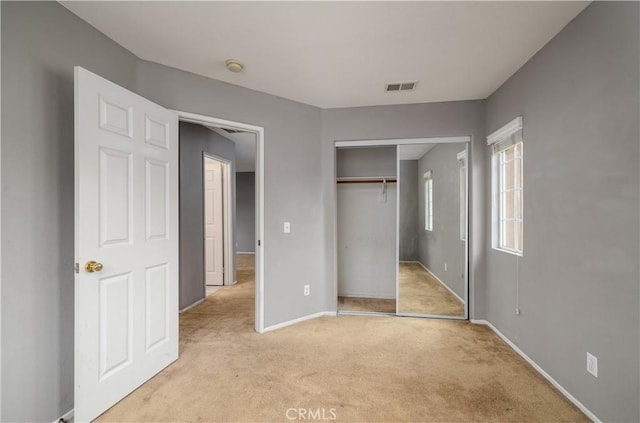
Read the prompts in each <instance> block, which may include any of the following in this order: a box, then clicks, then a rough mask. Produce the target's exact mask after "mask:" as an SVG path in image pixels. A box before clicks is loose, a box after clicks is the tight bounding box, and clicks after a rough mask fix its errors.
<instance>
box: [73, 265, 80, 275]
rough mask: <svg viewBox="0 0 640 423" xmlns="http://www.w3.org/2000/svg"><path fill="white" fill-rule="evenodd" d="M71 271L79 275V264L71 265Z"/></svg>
mask: <svg viewBox="0 0 640 423" xmlns="http://www.w3.org/2000/svg"><path fill="white" fill-rule="evenodd" d="M73 270H74V271H75V272H76V273H80V263H75V264H74V265H73Z"/></svg>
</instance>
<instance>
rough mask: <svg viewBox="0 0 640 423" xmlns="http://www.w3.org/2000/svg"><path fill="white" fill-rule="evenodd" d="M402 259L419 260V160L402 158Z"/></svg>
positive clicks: (400, 250) (400, 256)
mask: <svg viewBox="0 0 640 423" xmlns="http://www.w3.org/2000/svg"><path fill="white" fill-rule="evenodd" d="M398 201H400V218H399V225H400V232H399V233H398V236H399V238H400V239H399V240H398V245H399V247H398V249H399V254H398V255H399V258H400V261H417V260H418V233H419V232H418V231H419V230H420V227H419V226H418V161H417V160H400V195H399V197H398Z"/></svg>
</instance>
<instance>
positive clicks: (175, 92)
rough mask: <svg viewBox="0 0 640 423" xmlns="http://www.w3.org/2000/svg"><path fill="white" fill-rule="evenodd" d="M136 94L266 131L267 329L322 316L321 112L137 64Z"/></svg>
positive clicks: (267, 96) (257, 93) (324, 278)
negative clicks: (306, 293) (285, 224)
mask: <svg viewBox="0 0 640 423" xmlns="http://www.w3.org/2000/svg"><path fill="white" fill-rule="evenodd" d="M137 91H138V92H139V93H140V94H141V95H142V96H144V97H146V98H148V99H150V100H151V101H154V102H156V103H159V104H161V105H163V106H165V107H168V108H170V109H174V110H181V111H187V112H192V113H197V114H202V115H206V116H213V117H217V118H221V119H227V120H232V121H240V122H245V123H249V124H252V125H258V126H262V127H264V128H265V145H264V149H265V152H264V155H265V181H264V185H265V193H264V202H265V210H264V213H265V215H264V218H265V228H264V232H265V242H264V246H265V250H264V251H265V257H264V262H265V292H264V295H265V297H264V302H265V322H264V323H265V326H266V327H268V326H271V325H275V324H277V323H281V322H285V321H288V320H292V319H296V318H299V317H302V316H306V315H309V314H313V313H317V312H321V311H325V310H326V309H327V307H326V304H325V303H326V297H325V295H326V293H325V290H324V289H323V287H324V286H325V284H326V283H325V281H326V280H327V278H328V274H327V266H326V265H325V260H326V258H325V257H326V251H325V239H324V221H323V213H322V211H323V210H324V205H323V196H322V181H321V179H320V178H319V177H318V175H321V174H322V163H321V162H320V161H319V160H318V157H319V156H320V154H321V146H322V144H321V142H320V140H321V133H322V112H321V110H320V109H318V108H316V107H312V106H308V105H304V104H301V103H296V102H293V101H290V100H285V99H283V98H279V97H274V96H272V95H268V94H264V93H260V92H257V91H253V90H249V89H246V88H241V87H238V86H234V85H231V84H227V83H224V82H220V81H215V80H212V79H209V78H205V77H201V76H197V75H194V74H192V73H188V72H184V71H180V70H177V69H173V68H169V67H166V66H162V65H159V64H155V63H151V62H146V61H140V62H139V63H138V81H137ZM283 222H291V233H289V234H284V233H283V230H282V226H283ZM307 284H309V285H311V295H309V296H304V295H303V294H304V285H307Z"/></svg>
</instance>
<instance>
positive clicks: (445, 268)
mask: <svg viewBox="0 0 640 423" xmlns="http://www.w3.org/2000/svg"><path fill="white" fill-rule="evenodd" d="M444 271H445V272H446V271H447V263H445V264H444Z"/></svg>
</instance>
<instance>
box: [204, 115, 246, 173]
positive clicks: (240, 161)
mask: <svg viewBox="0 0 640 423" xmlns="http://www.w3.org/2000/svg"><path fill="white" fill-rule="evenodd" d="M207 128H209V129H211V130H212V131H214V132H215V133H217V134H219V135H222V136H223V137H225V138H227V139H229V140H231V141H233V142H234V143H235V145H236V172H255V171H256V134H254V133H251V132H235V133H232V134H230V133H229V132H227V131H225V130H224V129H220V128H214V127H210V126H207Z"/></svg>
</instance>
